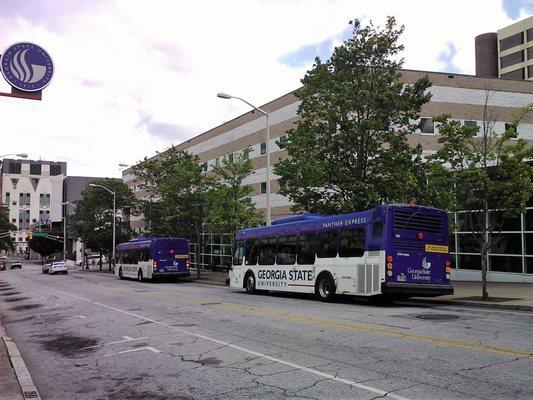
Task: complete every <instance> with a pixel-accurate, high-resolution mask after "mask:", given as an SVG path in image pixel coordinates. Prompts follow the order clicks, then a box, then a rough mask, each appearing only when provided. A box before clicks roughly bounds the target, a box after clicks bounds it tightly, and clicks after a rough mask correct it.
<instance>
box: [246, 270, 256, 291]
mask: <svg viewBox="0 0 533 400" xmlns="http://www.w3.org/2000/svg"><path fill="white" fill-rule="evenodd" d="M244 288H245V289H246V293H249V294H254V293H255V292H256V290H255V275H254V273H253V272H252V271H248V272H247V273H246V276H245V277H244Z"/></svg>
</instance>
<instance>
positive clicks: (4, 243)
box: [0, 204, 17, 251]
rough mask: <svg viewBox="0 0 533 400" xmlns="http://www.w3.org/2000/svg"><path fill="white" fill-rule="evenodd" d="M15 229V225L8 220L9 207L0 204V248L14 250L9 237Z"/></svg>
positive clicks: (11, 239)
mask: <svg viewBox="0 0 533 400" xmlns="http://www.w3.org/2000/svg"><path fill="white" fill-rule="evenodd" d="M15 230H17V227H16V226H15V225H13V224H12V223H11V222H9V208H8V207H6V206H4V205H2V204H0V250H5V251H13V250H15V245H14V244H13V238H12V237H11V232H12V231H15Z"/></svg>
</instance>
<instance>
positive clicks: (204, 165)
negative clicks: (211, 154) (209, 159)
mask: <svg viewBox="0 0 533 400" xmlns="http://www.w3.org/2000/svg"><path fill="white" fill-rule="evenodd" d="M202 171H204V172H207V163H206V162H205V163H203V164H202Z"/></svg>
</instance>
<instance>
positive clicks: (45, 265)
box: [42, 259, 61, 274]
mask: <svg viewBox="0 0 533 400" xmlns="http://www.w3.org/2000/svg"><path fill="white" fill-rule="evenodd" d="M60 261H61V260H57V259H55V260H48V261H46V262H45V263H44V264H43V267H42V271H43V274H47V273H48V269H49V268H50V265H52V264H53V263H55V262H60Z"/></svg>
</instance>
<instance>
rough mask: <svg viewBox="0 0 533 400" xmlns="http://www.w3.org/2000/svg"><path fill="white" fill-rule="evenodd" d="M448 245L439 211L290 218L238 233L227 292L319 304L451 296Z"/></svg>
mask: <svg viewBox="0 0 533 400" xmlns="http://www.w3.org/2000/svg"><path fill="white" fill-rule="evenodd" d="M448 241H449V237H448V216H447V214H446V212H445V211H442V210H439V209H436V208H430V207H423V206H417V205H408V204H391V205H381V206H378V207H376V208H374V209H371V210H368V211H363V212H355V213H349V214H342V215H333V216H325V215H317V214H302V215H295V216H291V217H286V218H281V219H278V220H276V221H274V222H272V225H271V226H268V227H260V228H252V229H244V230H242V231H240V232H238V234H237V238H236V241H235V243H234V246H233V260H232V264H233V265H232V269H231V271H230V286H231V287H234V288H244V289H246V291H247V292H248V293H253V292H255V291H257V290H266V291H285V292H299V293H315V294H316V296H317V297H318V298H319V299H321V300H324V301H326V300H331V299H332V298H333V297H334V296H335V295H336V294H347V295H356V296H376V295H384V296H393V297H397V298H402V297H403V298H406V297H409V296H439V295H444V294H452V293H453V288H452V285H451V283H450V272H451V262H450V257H449V254H448V246H449V244H448Z"/></svg>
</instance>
